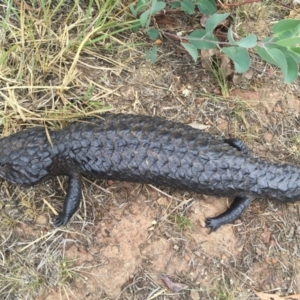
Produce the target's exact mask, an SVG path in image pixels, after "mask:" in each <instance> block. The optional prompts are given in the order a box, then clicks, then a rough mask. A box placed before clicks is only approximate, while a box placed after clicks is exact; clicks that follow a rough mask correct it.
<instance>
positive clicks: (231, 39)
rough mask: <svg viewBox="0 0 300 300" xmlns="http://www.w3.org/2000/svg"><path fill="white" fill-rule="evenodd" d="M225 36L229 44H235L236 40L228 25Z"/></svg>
mask: <svg viewBox="0 0 300 300" xmlns="http://www.w3.org/2000/svg"><path fill="white" fill-rule="evenodd" d="M227 38H228V41H229V43H230V44H231V45H236V42H235V40H234V38H233V31H232V28H231V27H229V29H228V32H227Z"/></svg>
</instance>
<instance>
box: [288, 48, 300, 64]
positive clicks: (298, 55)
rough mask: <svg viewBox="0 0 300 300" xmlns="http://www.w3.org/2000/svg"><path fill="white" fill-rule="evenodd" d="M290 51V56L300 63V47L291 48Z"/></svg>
mask: <svg viewBox="0 0 300 300" xmlns="http://www.w3.org/2000/svg"><path fill="white" fill-rule="evenodd" d="M289 50H290V51H289V52H290V53H289V54H290V55H292V56H293V57H294V58H295V59H296V61H297V62H300V47H291V48H289Z"/></svg>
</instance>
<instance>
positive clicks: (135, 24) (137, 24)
mask: <svg viewBox="0 0 300 300" xmlns="http://www.w3.org/2000/svg"><path fill="white" fill-rule="evenodd" d="M140 28H141V22H140V20H135V21H134V22H133V23H132V25H131V30H132V31H133V32H138V31H139V29H140Z"/></svg>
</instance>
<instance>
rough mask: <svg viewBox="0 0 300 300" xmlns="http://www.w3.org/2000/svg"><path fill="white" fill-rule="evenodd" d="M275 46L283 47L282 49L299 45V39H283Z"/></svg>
mask: <svg viewBox="0 0 300 300" xmlns="http://www.w3.org/2000/svg"><path fill="white" fill-rule="evenodd" d="M276 44H277V45H279V46H284V47H291V46H295V45H298V44H300V37H299V36H297V37H296V36H295V37H291V38H289V39H284V40H279V41H277V42H276Z"/></svg>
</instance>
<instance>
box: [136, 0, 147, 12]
mask: <svg viewBox="0 0 300 300" xmlns="http://www.w3.org/2000/svg"><path fill="white" fill-rule="evenodd" d="M148 2H149V1H148V0H139V1H138V3H137V4H136V8H135V10H136V12H137V13H140V12H142V11H144V10H145V9H146V7H147V6H148Z"/></svg>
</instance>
